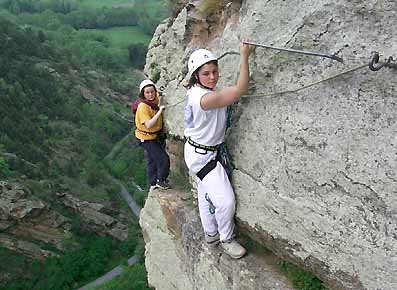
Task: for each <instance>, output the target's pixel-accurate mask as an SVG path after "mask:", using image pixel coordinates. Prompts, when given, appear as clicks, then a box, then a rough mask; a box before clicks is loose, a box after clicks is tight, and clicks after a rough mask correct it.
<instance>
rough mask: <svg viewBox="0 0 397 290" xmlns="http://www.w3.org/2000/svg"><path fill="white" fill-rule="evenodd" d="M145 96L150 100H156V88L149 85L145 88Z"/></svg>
mask: <svg viewBox="0 0 397 290" xmlns="http://www.w3.org/2000/svg"><path fill="white" fill-rule="evenodd" d="M143 96H144V97H145V99H146V100H148V101H154V99H155V98H156V90H155V89H154V87H153V86H147V87H144V88H143Z"/></svg>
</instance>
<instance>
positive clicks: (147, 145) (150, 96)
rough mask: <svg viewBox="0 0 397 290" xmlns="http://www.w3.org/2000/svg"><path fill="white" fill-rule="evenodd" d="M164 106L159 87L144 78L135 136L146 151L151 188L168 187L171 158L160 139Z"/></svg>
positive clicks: (135, 109)
mask: <svg viewBox="0 0 397 290" xmlns="http://www.w3.org/2000/svg"><path fill="white" fill-rule="evenodd" d="M163 110H164V106H159V99H158V94H157V89H156V86H155V85H154V83H153V82H152V81H151V80H144V81H142V82H141V84H140V86H139V99H138V101H136V102H134V104H133V106H132V111H133V112H134V114H135V126H136V129H135V137H136V138H137V139H139V141H140V144H141V145H142V146H143V148H144V149H145V151H146V161H147V175H148V179H149V183H150V189H151V190H152V189H155V188H161V189H168V188H169V184H168V181H167V178H168V175H169V172H170V158H169V156H168V154H167V152H166V151H165V148H164V146H162V145H161V144H160V142H159V140H158V137H159V134H160V132H161V131H162V129H163V115H162V112H163Z"/></svg>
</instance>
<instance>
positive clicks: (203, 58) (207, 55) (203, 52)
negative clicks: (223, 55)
mask: <svg viewBox="0 0 397 290" xmlns="http://www.w3.org/2000/svg"><path fill="white" fill-rule="evenodd" d="M214 60H218V59H217V58H216V57H215V55H214V54H213V53H212V52H211V51H209V50H207V49H198V50H196V51H194V52H193V53H192V54H191V55H190V57H189V63H188V69H189V77H190V76H192V74H193V73H194V72H195V71H196V70H197V69H198V68H199V67H201V66H202V65H204V64H206V63H208V62H211V61H214Z"/></svg>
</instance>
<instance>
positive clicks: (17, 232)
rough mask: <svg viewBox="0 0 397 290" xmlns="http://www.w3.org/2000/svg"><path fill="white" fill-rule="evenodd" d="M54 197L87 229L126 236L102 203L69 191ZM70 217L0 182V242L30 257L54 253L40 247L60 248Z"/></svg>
mask: <svg viewBox="0 0 397 290" xmlns="http://www.w3.org/2000/svg"><path fill="white" fill-rule="evenodd" d="M57 195H58V196H57V200H58V201H60V202H62V203H63V205H64V206H65V207H67V208H70V209H72V210H74V211H75V212H76V213H77V214H78V215H79V216H80V217H81V220H82V221H83V222H84V225H85V226H87V228H90V229H91V230H93V231H96V232H98V233H100V234H104V235H111V236H113V237H114V238H116V239H119V240H126V239H127V238H128V228H127V226H126V225H125V224H123V223H121V222H120V221H118V220H117V219H115V218H113V217H112V216H110V215H108V214H106V213H104V212H103V211H104V206H103V205H100V204H95V203H89V202H86V201H81V200H79V199H77V198H75V197H73V196H72V195H70V194H57ZM70 229H71V220H70V219H69V218H67V217H65V216H63V215H61V214H60V213H58V212H56V211H54V210H53V209H51V208H50V207H49V206H48V205H46V204H45V203H44V202H43V201H41V200H40V199H38V198H37V197H35V196H33V195H32V194H31V193H30V192H29V190H28V189H26V188H24V187H23V186H21V185H20V184H17V183H9V182H0V245H1V246H3V247H6V248H8V249H10V250H12V251H15V252H18V253H20V254H22V255H24V256H26V257H29V258H32V259H44V258H46V257H48V256H53V255H54V253H53V252H51V251H48V250H44V249H42V245H51V246H53V247H55V248H56V249H57V250H60V251H63V250H65V249H64V242H65V241H66V240H68V239H70V238H71V237H72V233H71V232H70Z"/></svg>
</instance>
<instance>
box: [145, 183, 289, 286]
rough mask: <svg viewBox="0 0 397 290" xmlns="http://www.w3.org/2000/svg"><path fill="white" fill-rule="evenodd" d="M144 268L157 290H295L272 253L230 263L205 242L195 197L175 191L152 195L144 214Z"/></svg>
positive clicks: (249, 256)
mask: <svg viewBox="0 0 397 290" xmlns="http://www.w3.org/2000/svg"><path fill="white" fill-rule="evenodd" d="M140 224H141V227H142V229H143V233H144V238H145V242H146V260H145V265H146V269H147V271H148V280H149V284H150V286H151V287H154V288H155V289H157V290H169V289H184V290H201V289H211V290H214V289H219V290H220V289H233V290H239V289H241V290H243V289H261V290H293V288H292V287H291V285H290V283H289V282H288V279H287V278H286V277H285V276H283V275H282V273H280V271H279V269H278V267H277V265H276V264H275V263H273V261H274V257H273V256H272V255H271V254H270V253H266V254H261V255H259V254H253V253H250V254H249V255H248V256H247V257H245V258H244V259H241V260H239V261H236V260H232V259H231V258H230V257H228V256H227V255H225V254H223V252H222V251H221V250H220V249H218V247H210V246H207V245H206V244H205V242H204V240H203V235H202V230H201V224H200V221H199V218H198V212H197V211H196V210H195V209H194V208H193V207H192V201H191V196H189V195H188V194H186V193H183V192H179V191H177V190H173V191H172V192H171V191H168V192H167V193H164V192H161V191H152V192H150V193H149V196H148V198H147V200H146V204H145V208H144V210H143V211H142V212H141V219H140Z"/></svg>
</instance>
